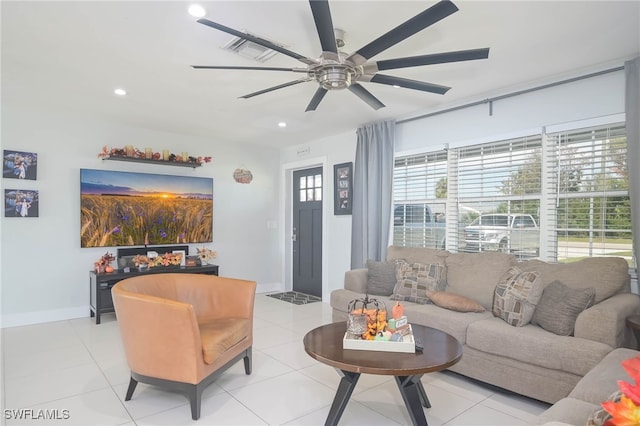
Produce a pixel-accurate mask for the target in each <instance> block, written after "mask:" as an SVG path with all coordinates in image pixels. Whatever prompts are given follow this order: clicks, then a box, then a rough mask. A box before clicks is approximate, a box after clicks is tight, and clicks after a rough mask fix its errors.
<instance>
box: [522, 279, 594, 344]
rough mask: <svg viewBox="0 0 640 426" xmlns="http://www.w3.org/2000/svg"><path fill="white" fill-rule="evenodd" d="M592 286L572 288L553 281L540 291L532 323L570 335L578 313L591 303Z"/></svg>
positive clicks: (561, 334) (592, 295)
mask: <svg viewBox="0 0 640 426" xmlns="http://www.w3.org/2000/svg"><path fill="white" fill-rule="evenodd" d="M595 295H596V291H595V290H594V289H593V288H584V289H573V288H571V287H568V286H566V285H565V284H563V283H561V282H560V281H553V282H552V283H551V284H549V285H548V286H547V287H546V288H545V289H544V291H543V292H542V297H541V298H540V301H539V302H538V305H537V306H536V310H535V312H534V313H533V319H532V321H531V322H532V323H533V324H537V325H539V326H540V327H542V328H544V329H545V330H547V331H550V332H552V333H555V334H558V335H560V336H570V335H572V334H573V329H574V327H575V325H576V319H577V318H578V315H580V313H581V312H582V311H584V310H585V309H587V308H588V307H589V306H591V305H592V304H593V300H594V298H595Z"/></svg>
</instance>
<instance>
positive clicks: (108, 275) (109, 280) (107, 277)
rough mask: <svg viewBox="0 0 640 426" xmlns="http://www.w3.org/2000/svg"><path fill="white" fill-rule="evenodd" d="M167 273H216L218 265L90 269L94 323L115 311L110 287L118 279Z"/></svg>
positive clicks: (98, 322) (91, 304)
mask: <svg viewBox="0 0 640 426" xmlns="http://www.w3.org/2000/svg"><path fill="white" fill-rule="evenodd" d="M168 273H172V274H205V275H218V265H206V266H186V267H185V266H170V267H156V268H149V269H145V270H142V271H140V270H138V269H136V268H131V272H124V270H122V269H118V270H116V271H114V272H105V273H100V274H98V273H96V272H95V271H91V272H89V282H90V290H89V291H90V293H91V296H90V311H89V313H90V315H91V317H92V318H93V317H94V316H95V317H96V324H100V315H102V314H106V313H110V312H115V310H114V309H113V299H112V298H111V287H113V286H114V285H115V284H116V283H117V282H118V281H122V280H124V279H126V278H131V277H137V276H140V275H153V274H168Z"/></svg>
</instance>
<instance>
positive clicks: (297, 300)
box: [267, 291, 322, 305]
mask: <svg viewBox="0 0 640 426" xmlns="http://www.w3.org/2000/svg"><path fill="white" fill-rule="evenodd" d="M267 296H269V297H273V298H274V299H280V300H282V301H284V302H289V303H293V304H294V305H306V304H307V303H313V302H322V299H321V298H319V297H317V296H312V295H310V294H304V293H299V292H297V291H285V292H284V293H273V294H267Z"/></svg>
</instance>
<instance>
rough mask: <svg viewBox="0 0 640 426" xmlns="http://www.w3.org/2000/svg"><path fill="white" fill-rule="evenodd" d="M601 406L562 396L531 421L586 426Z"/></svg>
mask: <svg viewBox="0 0 640 426" xmlns="http://www.w3.org/2000/svg"><path fill="white" fill-rule="evenodd" d="M599 408H600V405H596V404H591V403H589V402H585V401H581V400H579V399H575V398H562V399H561V400H560V401H558V402H556V403H555V404H553V405H552V406H551V407H549V409H547V410H546V411H545V412H543V413H542V414H540V415H539V416H538V417H536V418H535V420H534V421H532V422H531V423H532V424H534V425H544V426H551V425H555V424H556V423H559V424H561V425H564V424H568V425H581V426H586V424H587V419H588V418H589V416H590V415H591V414H592V413H593V412H594V411H597V410H598V409H599Z"/></svg>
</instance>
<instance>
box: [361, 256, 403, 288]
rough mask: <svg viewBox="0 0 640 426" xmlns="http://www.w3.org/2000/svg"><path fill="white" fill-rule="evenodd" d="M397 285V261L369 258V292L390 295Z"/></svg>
mask: <svg viewBox="0 0 640 426" xmlns="http://www.w3.org/2000/svg"><path fill="white" fill-rule="evenodd" d="M395 285H396V264H395V262H378V261H375V260H367V294H373V295H375V296H390V295H391V294H392V293H393V288H394V287H395Z"/></svg>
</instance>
